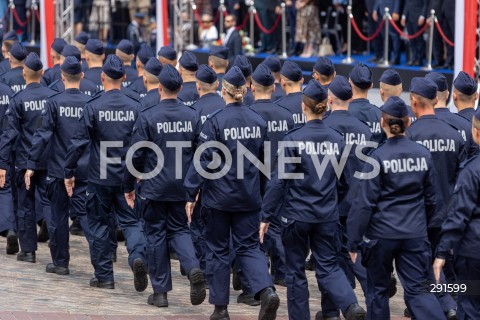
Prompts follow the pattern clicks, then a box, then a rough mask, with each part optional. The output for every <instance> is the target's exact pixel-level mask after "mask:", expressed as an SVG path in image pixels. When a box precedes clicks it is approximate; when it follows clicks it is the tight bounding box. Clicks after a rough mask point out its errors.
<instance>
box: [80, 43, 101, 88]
mask: <svg viewBox="0 0 480 320" xmlns="http://www.w3.org/2000/svg"><path fill="white" fill-rule="evenodd" d="M85 59H86V60H87V64H88V70H87V71H85V72H84V77H85V79H88V80H90V81H92V82H93V83H95V85H96V86H97V90H96V91H97V92H98V91H102V90H103V85H102V79H101V74H102V64H103V59H105V48H104V47H103V43H102V42H101V41H100V40H98V39H89V40H88V41H87V44H86V45H85Z"/></svg>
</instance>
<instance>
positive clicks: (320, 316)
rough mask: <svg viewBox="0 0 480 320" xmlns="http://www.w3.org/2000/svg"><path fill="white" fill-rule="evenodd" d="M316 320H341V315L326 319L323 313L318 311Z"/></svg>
mask: <svg viewBox="0 0 480 320" xmlns="http://www.w3.org/2000/svg"><path fill="white" fill-rule="evenodd" d="M315 320H340V314H338V315H337V316H329V317H324V316H323V313H322V311H318V312H317V314H316V315H315Z"/></svg>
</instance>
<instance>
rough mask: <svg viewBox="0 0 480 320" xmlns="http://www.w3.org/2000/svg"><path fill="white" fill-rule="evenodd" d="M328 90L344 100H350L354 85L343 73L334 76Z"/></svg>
mask: <svg viewBox="0 0 480 320" xmlns="http://www.w3.org/2000/svg"><path fill="white" fill-rule="evenodd" d="M328 90H330V92H331V93H332V94H333V95H334V96H335V97H337V98H338V99H340V100H343V101H347V100H350V99H352V96H353V92H352V86H351V85H350V82H348V79H347V78H345V77H344V76H341V75H338V76H336V77H335V78H333V80H332V82H331V83H330V86H329V87H328Z"/></svg>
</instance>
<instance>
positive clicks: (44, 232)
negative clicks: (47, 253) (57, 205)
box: [37, 219, 48, 242]
mask: <svg viewBox="0 0 480 320" xmlns="http://www.w3.org/2000/svg"><path fill="white" fill-rule="evenodd" d="M37 241H38V242H47V241H48V228H47V220H45V219H43V220H42V224H41V225H40V230H38V235H37Z"/></svg>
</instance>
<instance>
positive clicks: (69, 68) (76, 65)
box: [60, 49, 82, 75]
mask: <svg viewBox="0 0 480 320" xmlns="http://www.w3.org/2000/svg"><path fill="white" fill-rule="evenodd" d="M64 50H65V49H64ZM60 69H61V70H62V71H63V72H65V73H68V74H72V75H76V74H80V73H82V64H81V63H80V61H79V60H78V59H77V58H75V57H74V56H67V57H65V60H64V61H63V63H62V65H61V66H60Z"/></svg>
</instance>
